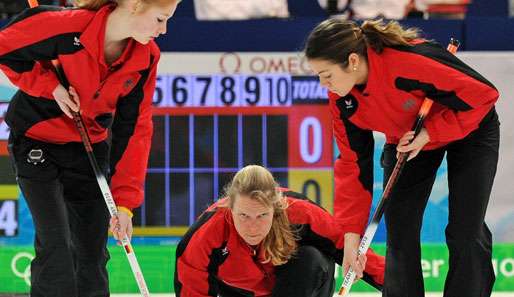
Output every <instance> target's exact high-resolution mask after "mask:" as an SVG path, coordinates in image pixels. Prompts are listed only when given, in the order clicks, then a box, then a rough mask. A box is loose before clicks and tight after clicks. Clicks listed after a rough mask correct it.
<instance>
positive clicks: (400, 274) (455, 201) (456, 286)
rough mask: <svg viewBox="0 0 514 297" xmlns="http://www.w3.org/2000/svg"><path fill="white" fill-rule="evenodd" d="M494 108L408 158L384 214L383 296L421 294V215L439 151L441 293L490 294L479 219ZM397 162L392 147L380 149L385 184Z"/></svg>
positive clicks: (491, 169)
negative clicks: (442, 169) (443, 187)
mask: <svg viewBox="0 0 514 297" xmlns="http://www.w3.org/2000/svg"><path fill="white" fill-rule="evenodd" d="M498 147H499V123H498V117H497V115H496V112H495V111H494V109H493V110H491V112H490V113H489V114H488V115H487V116H486V117H485V118H484V120H483V121H482V123H481V124H480V127H479V128H478V129H477V130H475V131H474V132H472V133H471V134H469V135H468V136H467V137H465V138H464V139H462V140H459V141H456V142H453V143H451V144H449V145H447V146H445V147H443V148H440V149H436V150H431V151H422V152H420V154H419V155H418V156H417V157H416V158H414V159H412V160H411V161H409V162H407V164H406V165H405V168H404V171H403V173H402V175H401V176H400V178H399V180H398V183H397V184H396V186H395V188H394V189H393V192H392V195H391V197H390V201H389V205H388V208H387V210H386V212H385V220H386V227H387V255H386V271H385V280H384V289H383V296H386V297H421V296H424V285H423V275H422V270H421V264H420V261H421V249H420V231H421V224H422V219H423V213H424V210H425V207H426V204H427V202H428V198H429V196H430V191H431V190H432V186H433V184H434V181H435V175H436V172H437V169H438V168H439V166H440V164H441V162H442V160H443V158H444V154H445V153H446V154H447V162H448V186H449V218H448V226H447V228H446V240H447V244H448V249H449V254H450V258H449V272H448V275H447V278H446V283H445V288H444V296H445V297H458V296H469V297H485V296H490V294H491V290H492V285H493V283H494V272H493V268H492V264H491V248H492V241H491V234H490V232H489V230H488V229H487V226H486V224H485V222H484V217H485V212H486V209H487V204H488V202H489V195H490V193H491V189H492V184H493V180H494V176H495V173H496V165H497V162H498ZM395 162H396V147H395V146H394V145H389V144H387V145H386V146H385V147H384V154H383V159H382V165H383V167H384V184H385V183H386V182H387V180H388V178H389V176H390V174H391V172H392V169H393V167H394V164H395Z"/></svg>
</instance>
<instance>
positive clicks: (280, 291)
mask: <svg viewBox="0 0 514 297" xmlns="http://www.w3.org/2000/svg"><path fill="white" fill-rule="evenodd" d="M334 271H335V262H334V260H332V259H330V258H329V257H327V256H326V255H324V254H323V253H322V252H320V251H319V250H318V249H316V248H315V247H312V246H301V247H299V248H298V251H297V253H296V256H295V257H294V258H292V259H290V260H289V261H288V262H287V263H286V264H284V265H281V266H277V267H276V268H275V287H274V288H273V293H272V297H292V296H294V297H332V296H333V294H334V286H335V280H334ZM219 285H220V286H219V289H220V293H219V296H221V297H246V296H253V295H252V294H251V293H250V292H248V291H245V290H239V289H235V288H233V287H229V286H226V285H224V283H223V282H220V283H219Z"/></svg>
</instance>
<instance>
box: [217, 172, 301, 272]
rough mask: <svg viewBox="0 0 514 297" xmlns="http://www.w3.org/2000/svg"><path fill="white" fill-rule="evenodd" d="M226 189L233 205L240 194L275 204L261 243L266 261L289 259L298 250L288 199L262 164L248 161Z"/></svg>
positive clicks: (229, 204)
mask: <svg viewBox="0 0 514 297" xmlns="http://www.w3.org/2000/svg"><path fill="white" fill-rule="evenodd" d="M225 193H226V195H227V196H226V197H228V206H229V207H230V208H231V209H232V207H233V206H234V201H235V199H237V197H239V196H240V195H244V196H246V197H249V198H251V199H255V200H256V201H258V202H260V203H261V204H262V205H264V206H266V207H272V208H273V211H274V213H273V222H272V224H271V230H270V232H269V233H268V235H266V237H265V238H264V240H263V241H262V243H261V248H262V249H264V251H265V260H264V263H267V262H270V261H271V263H272V264H273V265H281V264H284V263H286V262H287V261H288V260H289V259H290V258H291V257H292V256H293V254H294V253H295V251H296V248H297V243H296V241H297V239H298V236H297V235H296V234H295V232H294V231H293V230H292V229H291V225H290V224H289V219H288V217H287V213H286V209H287V200H286V198H285V197H284V196H283V195H282V192H280V190H279V189H278V184H277V182H275V179H274V178H273V175H272V174H271V173H270V172H269V171H268V170H267V169H266V168H264V167H262V166H258V165H248V166H246V167H244V168H242V169H241V170H239V172H237V173H236V175H235V176H234V178H233V179H232V182H231V183H230V184H229V185H228V186H227V187H226V189H225Z"/></svg>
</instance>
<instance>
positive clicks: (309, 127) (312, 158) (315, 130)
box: [300, 117, 323, 163]
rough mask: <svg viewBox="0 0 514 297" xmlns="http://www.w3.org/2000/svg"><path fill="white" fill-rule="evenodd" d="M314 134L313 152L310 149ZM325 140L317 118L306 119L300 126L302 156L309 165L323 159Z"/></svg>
mask: <svg viewBox="0 0 514 297" xmlns="http://www.w3.org/2000/svg"><path fill="white" fill-rule="evenodd" d="M309 133H312V150H310V149H309V138H310V137H309V136H310V134H309ZM322 151H323V139H322V130H321V123H320V122H319V120H318V119H317V118H315V117H306V118H305V119H303V121H302V123H301V125H300V154H301V156H302V159H303V160H304V161H305V162H307V163H316V162H317V161H319V159H320V158H321V152H322Z"/></svg>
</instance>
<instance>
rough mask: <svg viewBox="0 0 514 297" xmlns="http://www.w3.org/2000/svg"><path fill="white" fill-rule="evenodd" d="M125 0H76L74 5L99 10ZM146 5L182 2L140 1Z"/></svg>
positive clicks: (176, 0) (163, 0)
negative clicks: (109, 4) (108, 4)
mask: <svg viewBox="0 0 514 297" xmlns="http://www.w3.org/2000/svg"><path fill="white" fill-rule="evenodd" d="M123 1H125V0H74V4H75V6H76V7H78V8H83V9H89V10H98V9H99V8H100V7H102V6H104V5H105V4H107V3H117V4H120V3H122V2H123ZM140 1H141V2H143V3H145V4H156V5H164V4H168V3H174V2H177V3H178V2H180V0H140Z"/></svg>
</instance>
